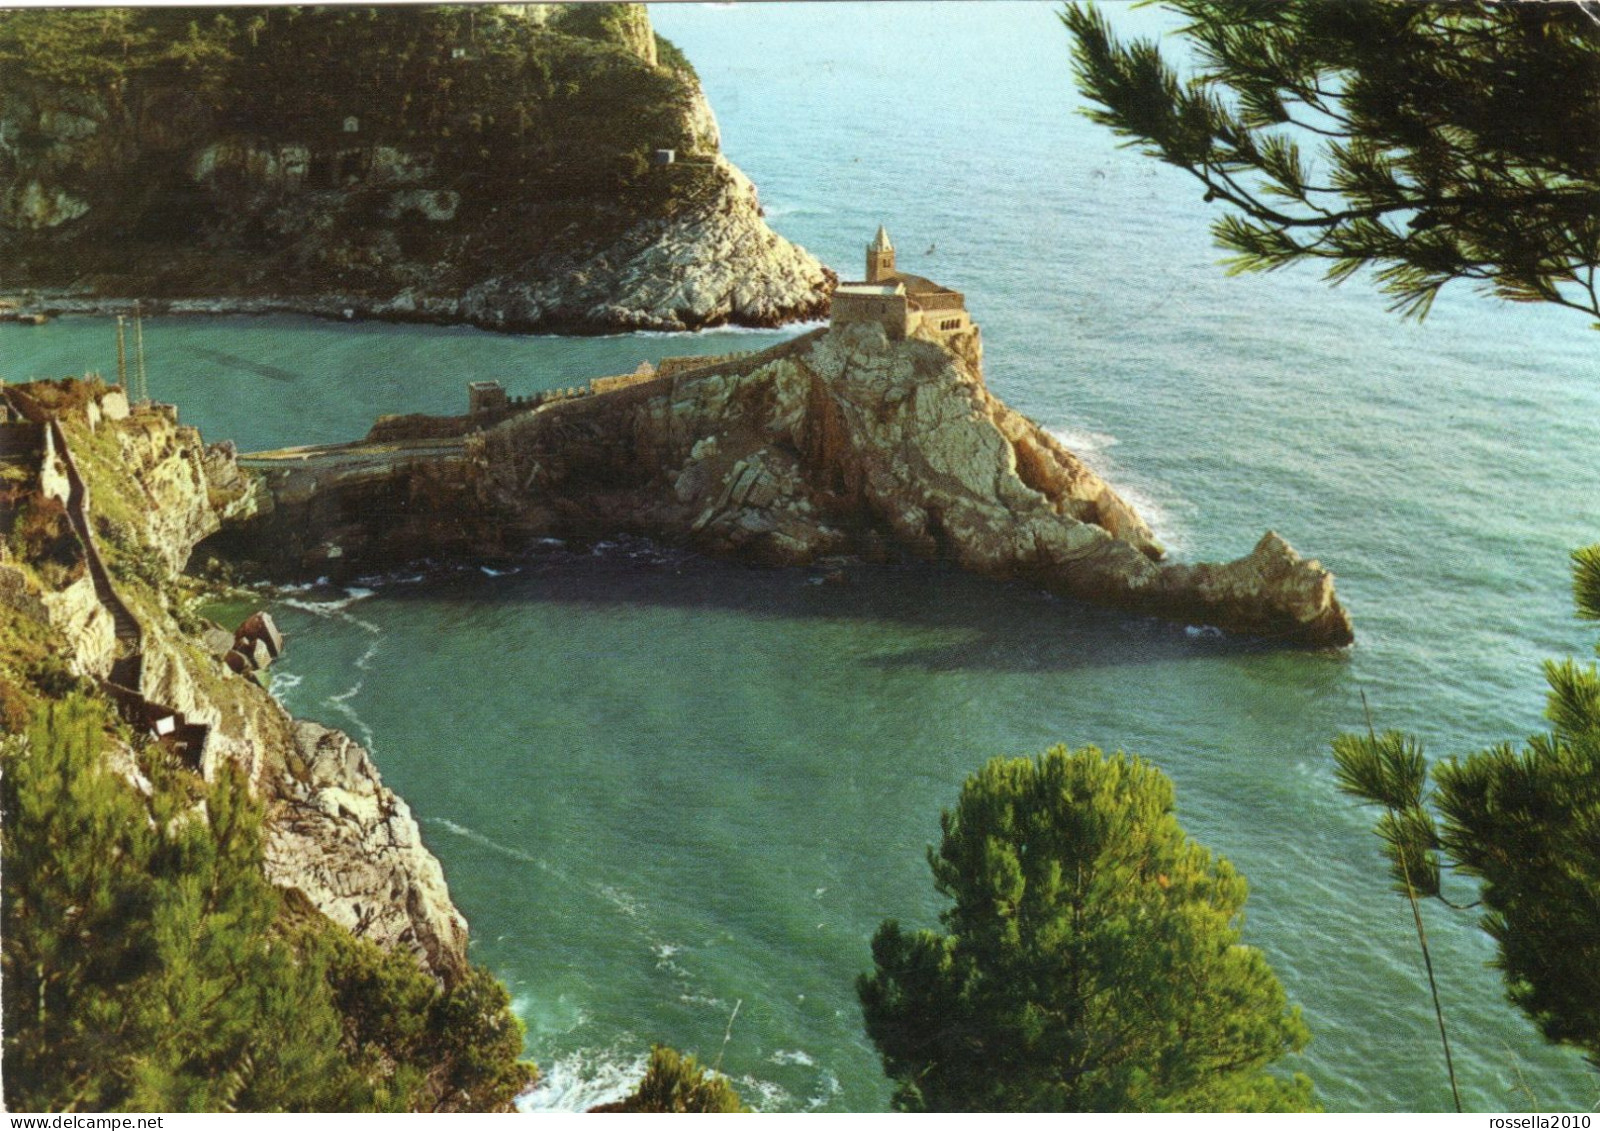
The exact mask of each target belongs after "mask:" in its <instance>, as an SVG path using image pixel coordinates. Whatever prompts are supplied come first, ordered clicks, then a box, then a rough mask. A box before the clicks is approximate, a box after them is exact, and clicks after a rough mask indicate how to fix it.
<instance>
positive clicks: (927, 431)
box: [213, 323, 1352, 645]
mask: <svg viewBox="0 0 1600 1131" xmlns="http://www.w3.org/2000/svg"><path fill="white" fill-rule="evenodd" d="M674 361H675V364H668V363H663V365H662V367H661V369H660V370H659V371H651V370H649V369H648V368H646V369H643V370H641V372H639V373H638V374H635V375H632V376H628V377H619V378H606V379H603V380H601V381H597V382H594V383H593V386H592V389H593V391H591V392H588V393H586V394H583V395H577V396H561V397H555V398H551V399H546V400H543V401H541V402H540V403H537V404H534V405H531V406H529V407H525V408H516V407H515V406H513V407H512V408H511V410H510V411H508V412H506V413H502V414H500V415H498V416H480V417H477V418H474V417H472V416H464V417H461V418H454V419H450V418H443V419H439V418H403V419H399V420H390V421H385V422H381V423H380V425H379V426H378V427H377V428H375V429H374V432H373V434H372V436H371V437H369V440H368V441H367V442H365V443H357V444H350V445H337V446H333V447H329V448H322V449H301V450H294V451H288V452H282V453H274V454H268V455H266V456H264V457H262V458H253V459H248V460H246V461H245V462H246V464H247V465H248V466H249V467H251V468H252V469H254V470H256V471H259V472H260V473H261V474H262V475H263V481H264V484H265V487H266V490H265V491H264V492H263V493H262V494H261V495H260V497H259V498H260V502H261V507H260V509H259V510H258V511H257V512H256V513H255V514H253V515H248V516H246V515H241V516H240V518H239V519H238V520H237V521H236V522H233V523H230V524H229V527H228V529H226V530H225V531H224V532H223V533H222V534H221V535H219V536H218V539H216V540H214V543H213V545H214V546H215V547H216V548H217V549H218V550H219V551H221V552H225V553H230V554H233V555H236V556H242V557H245V558H249V559H252V560H254V561H255V562H257V563H258V565H259V567H260V568H265V569H268V570H275V571H286V572H289V573H295V574H302V575H304V574H309V575H311V576H317V575H320V574H326V573H339V572H341V571H355V572H359V571H362V570H380V569H390V568H396V567H398V566H400V565H402V564H404V563H406V562H409V561H414V560H416V559H419V558H423V557H434V558H438V557H451V556H454V557H460V556H479V557H482V556H499V555H509V554H515V553H517V552H518V551H519V550H520V549H521V548H522V547H525V546H527V545H529V544H531V543H533V542H534V541H536V540H537V539H540V538H548V537H557V538H578V539H599V538H603V537H607V536H610V535H614V534H617V533H623V532H625V533H632V534H638V535H643V536H646V537H649V538H652V539H656V540H659V541H662V542H665V543H669V544H673V545H681V546H687V547H691V548H694V549H698V550H700V551H703V552H706V553H709V554H714V555H719V556H728V557H734V558H738V559H741V560H747V561H752V562H757V563H762V564H768V565H804V564H811V563H816V562H819V561H827V560H830V559H833V558H836V557H839V556H854V557H858V558H862V559H865V560H868V561H889V560H896V559H913V560H926V561H942V562H950V563H953V564H955V565H957V566H959V567H961V568H963V569H966V570H970V571H972V572H975V573H979V574H983V575H985V576H989V577H995V578H1002V579H1018V580H1022V581H1026V582H1029V583H1031V584H1035V585H1038V586H1040V587H1042V588H1045V589H1049V590H1052V591H1054V592H1058V593H1062V594H1066V595H1070V596H1074V597H1080V598H1083V599H1086V600H1091V601H1096V602H1100V603H1104V604H1108V605H1113V606H1116V607H1119V608H1123V609H1127V610H1129V611H1132V612H1136V613H1143V614H1151V615H1155V616H1159V617H1163V618H1167V619H1170V620H1174V621H1179V622H1182V623H1186V624H1193V625H1209V626H1215V627H1218V628H1221V629H1224V630H1226V631H1229V632H1234V633H1241V634H1248V635H1253V636H1260V637H1266V638H1271V639H1278V640H1284V641H1289V642H1294V643H1299V644H1311V645H1343V644H1348V643H1349V642H1350V641H1351V639H1352V630H1351V625H1350V619H1349V616H1348V614H1347V613H1346V611H1345V609H1344V608H1343V606H1342V605H1341V604H1340V602H1339V600H1338V598H1337V596H1336V595H1335V593H1334V587H1333V577H1332V575H1331V574H1330V573H1329V572H1328V571H1327V570H1325V569H1323V568H1322V566H1321V565H1320V564H1319V563H1317V562H1315V561H1305V560H1303V559H1302V558H1301V557H1300V556H1299V555H1298V554H1297V553H1296V552H1295V551H1294V550H1293V549H1292V548H1291V547H1290V546H1289V545H1288V544H1287V543H1286V542H1284V540H1283V539H1281V538H1279V537H1278V536H1277V535H1276V534H1273V533H1270V532H1269V533H1267V534H1265V535H1264V536H1263V537H1262V538H1261V539H1260V541H1259V542H1258V544H1257V545H1256V547H1255V549H1254V550H1253V551H1252V552H1251V553H1250V554H1249V555H1247V556H1245V557H1243V558H1240V559H1238V560H1237V561H1233V562H1228V563H1225V564H1210V563H1199V564H1186V563H1178V562H1170V561H1168V560H1166V555H1165V552H1164V550H1163V548H1162V547H1161V546H1160V545H1159V544H1158V543H1157V541H1156V539H1155V538H1154V537H1153V536H1152V534H1151V532H1150V530H1149V528H1148V527H1147V526H1146V525H1145V523H1144V522H1143V521H1142V520H1141V519H1140V518H1139V516H1138V514H1137V513H1136V512H1135V511H1134V509H1133V508H1132V507H1131V506H1129V505H1128V503H1127V502H1126V501H1124V500H1123V499H1122V498H1121V497H1119V496H1118V495H1117V493H1116V492H1115V491H1114V490H1113V489H1112V488H1111V487H1110V486H1109V485H1108V484H1107V483H1105V482H1104V481H1103V480H1102V479H1100V478H1099V477H1098V476H1097V475H1095V474H1094V472H1093V471H1091V470H1090V469H1089V468H1088V467H1087V466H1086V465H1084V464H1083V463H1082V461H1080V460H1079V459H1078V458H1077V457H1076V456H1074V455H1073V454H1072V453H1071V452H1069V451H1067V450H1066V449H1065V448H1064V447H1062V445H1061V444H1060V443H1058V442H1057V441H1056V440H1055V439H1054V438H1053V437H1052V436H1050V435H1049V433H1047V432H1046V431H1045V430H1044V429H1042V428H1040V427H1039V426H1038V425H1036V424H1035V423H1033V422H1032V421H1030V420H1028V419H1027V418H1026V417H1024V416H1022V415H1021V414H1019V413H1017V412H1015V411H1013V410H1012V409H1010V408H1008V407H1007V406H1006V405H1005V404H1003V403H1002V402H1001V401H1000V400H999V399H998V398H996V397H995V396H994V395H993V394H992V393H990V392H989V390H988V389H987V388H986V386H985V384H984V380H983V372H982V364H981V351H980V345H979V336H978V331H977V330H976V329H975V328H974V329H971V330H967V331H963V332H960V333H957V334H955V335H953V336H951V335H949V334H927V335H922V334H916V333H914V334H912V335H910V336H907V337H905V338H903V339H897V338H894V337H891V336H889V335H886V333H885V331H884V329H883V327H881V326H879V325H876V324H872V323H862V324H843V325H834V326H833V327H831V328H829V329H827V330H818V331H814V332H812V333H809V334H805V335H803V336H801V337H799V338H796V339H794V340H792V341H790V342H786V343H784V344H782V345H779V346H776V347H774V348H772V349H769V350H765V351H762V352H759V353H755V354H751V355H747V356H743V357H734V358H723V359H713V360H710V361H699V362H696V361H693V360H692V359H674ZM679 363H681V364H679Z"/></svg>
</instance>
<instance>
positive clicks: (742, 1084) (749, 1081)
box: [735, 1075, 794, 1111]
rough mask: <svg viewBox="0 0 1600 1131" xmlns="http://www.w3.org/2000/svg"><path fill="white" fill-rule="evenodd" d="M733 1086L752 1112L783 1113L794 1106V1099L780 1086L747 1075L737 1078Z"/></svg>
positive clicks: (787, 1090)
mask: <svg viewBox="0 0 1600 1131" xmlns="http://www.w3.org/2000/svg"><path fill="white" fill-rule="evenodd" d="M735 1084H736V1085H737V1086H738V1090H739V1097H740V1098H741V1099H742V1100H744V1102H745V1106H746V1107H749V1108H750V1109H751V1110H752V1111H784V1110H786V1109H788V1108H792V1107H793V1106H794V1097H792V1096H791V1095H789V1089H787V1088H785V1087H784V1086H783V1085H782V1084H778V1083H774V1082H773V1081H771V1080H758V1079H756V1078H755V1077H754V1076H748V1075H747V1076H741V1077H739V1079H738V1080H736V1081H735Z"/></svg>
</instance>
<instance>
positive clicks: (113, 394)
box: [0, 382, 466, 978]
mask: <svg viewBox="0 0 1600 1131" xmlns="http://www.w3.org/2000/svg"><path fill="white" fill-rule="evenodd" d="M21 388H22V389H23V390H24V391H26V392H30V393H31V394H32V399H33V400H34V401H36V402H37V403H39V404H41V405H44V406H46V407H48V408H49V409H50V410H51V411H52V412H53V413H54V415H55V416H56V417H57V419H58V420H60V422H61V425H62V428H63V431H64V433H65V435H66V436H67V437H68V443H69V445H70V449H71V451H72V455H73V459H74V462H75V463H76V465H77V467H78V468H79V469H80V472H81V474H82V476H83V479H84V482H85V485H86V488H87V495H88V498H89V506H88V518H89V522H90V525H91V528H97V534H96V538H97V543H98V544H99V545H100V547H101V552H102V554H104V555H106V556H107V557H108V560H110V561H111V562H112V567H111V581H112V584H113V586H114V587H115V590H116V592H117V594H118V596H119V598H120V599H121V600H122V601H123V602H124V603H125V605H126V607H127V608H128V610H129V611H130V613H131V615H132V616H133V617H134V618H135V619H136V620H137V622H138V628H139V648H140V656H141V663H140V666H139V679H138V683H139V686H138V688H137V690H138V691H139V692H140V693H141V694H142V695H143V696H144V698H145V699H146V700H147V701H148V702H150V703H151V704H158V705H160V706H161V707H163V708H165V709H166V710H169V711H173V712H177V713H179V714H181V715H182V716H184V719H185V721H186V722H187V723H188V724H202V725H204V726H206V727H207V728H208V734H207V738H206V746H205V753H204V757H203V760H202V761H201V764H200V766H199V767H198V768H199V770H200V772H201V773H202V774H203V775H204V776H205V777H207V778H208V779H209V778H214V777H215V776H216V774H217V773H219V772H220V770H221V769H222V767H223V766H224V765H233V766H235V767H237V768H238V769H239V770H240V771H242V773H243V775H244V777H245V779H246V781H247V782H248V783H249V785H250V788H251V789H252V791H253V792H254V793H256V795H257V796H259V797H261V798H262V800H263V801H264V803H265V805H266V809H267V820H266V870H267V875H268V877H269V878H270V879H271V880H272V882H273V883H275V884H278V885H279V886H281V887H285V888H294V889H297V890H299V891H301V892H303V893H304V894H305V895H306V896H307V897H308V898H309V899H310V901H311V903H312V904H313V905H314V906H315V907H317V909H318V910H320V911H321V912H323V913H324V914H326V915H327V916H328V917H329V918H330V919H333V920H334V921H335V922H338V923H341V924H344V925H345V926H347V927H350V928H351V929H352V930H354V931H355V932H356V933H357V934H360V935H364V936H366V937H370V938H372V939H374V940H375V941H377V942H379V943H380V944H382V945H385V946H391V947H402V948H405V949H406V950H408V951H410V952H412V953H414V954H416V956H417V957H418V959H419V961H421V962H423V963H424V964H425V965H426V966H427V967H428V968H429V969H430V970H432V971H433V972H434V973H435V974H437V975H440V976H442V977H446V978H448V977H450V976H452V975H453V974H455V973H458V972H461V971H463V970H464V969H465V964H466V923H465V921H464V920H463V919H462V917H461V913H460V912H459V911H457V910H456V908H455V906H454V905H453V904H452V903H451V901H450V895H449V891H448V889H447V887H446V886H445V882H444V877H443V873H442V871H441V869H440V867H439V863H438V861H437V860H436V859H435V858H434V857H433V856H432V855H431V854H430V853H429V852H428V850H427V848H426V846H424V845H423V843H422V839H421V835H420V832H419V830H418V828H417V825H416V822H415V820H414V819H413V818H412V816H411V813H410V810H409V809H408V808H407V807H406V804H405V802H404V801H402V800H401V799H400V798H399V797H397V796H396V795H395V794H394V793H393V792H392V791H390V790H389V789H388V788H387V787H385V786H384V785H383V782H382V779H381V778H380V776H379V774H378V770H377V767H376V766H375V765H374V764H373V762H372V760H371V758H370V757H369V756H368V754H367V752H366V751H365V750H363V749H362V748H361V747H360V746H358V745H357V744H356V743H354V742H353V741H352V740H350V739H349V738H348V737H346V736H345V735H343V734H341V733H340V732H338V731H335V730H330V729H328V728H326V727H323V726H321V725H319V724H315V723H305V722H300V721H298V720H295V719H293V718H291V717H290V716H289V714H288V712H287V711H285V710H284V709H283V707H282V705H280V704H279V703H278V701H277V700H276V699H274V698H273V697H272V696H271V694H269V693H268V692H267V691H266V690H265V689H264V688H262V687H261V686H260V685H259V684H257V683H256V682H255V681H254V680H252V679H250V678H247V677H246V676H245V675H242V674H238V673H235V672H233V671H231V670H230V669H229V668H228V666H227V664H226V663H225V661H224V660H223V658H222V657H221V656H220V655H219V654H218V649H217V647H216V644H215V640H214V637H216V636H217V635H220V636H221V637H222V638H223V640H224V641H226V642H228V643H230V644H231V643H232V635H231V634H229V633H227V632H225V631H222V630H220V629H218V628H216V626H211V628H212V631H210V632H205V631H202V632H197V633H195V634H193V635H191V634H190V633H188V632H186V631H185V630H184V629H183V628H182V627H181V626H180V624H179V620H178V617H177V616H176V615H175V614H176V613H177V611H178V610H176V609H175V608H174V607H172V604H171V602H172V600H173V598H172V596H171V590H170V589H169V587H168V586H166V585H164V584H156V583H154V582H153V581H152V580H151V578H149V577H147V576H144V574H145V573H146V572H147V570H148V567H141V568H140V569H139V570H130V569H129V568H127V567H126V566H121V565H119V564H118V563H119V562H127V561H130V560H153V561H155V562H156V563H159V568H160V569H161V570H163V571H165V572H166V573H167V575H168V577H169V579H170V577H171V575H173V574H175V573H176V572H177V570H178V569H179V568H181V567H182V565H183V564H184V563H186V562H187V561H188V560H189V557H190V555H191V553H192V552H193V550H194V547H195V545H196V543H197V542H199V541H200V540H201V539H203V538H206V537H207V536H209V535H210V534H212V533H213V532H214V531H216V530H217V529H218V527H219V526H220V524H221V522H222V521H223V519H224V518H227V519H229V520H230V521H238V520H239V519H240V517H241V516H243V515H247V514H250V513H253V512H254V510H255V508H256V507H257V506H258V505H259V502H260V499H259V496H258V491H259V490H260V488H259V485H258V482H257V481H256V479H255V477H254V476H251V475H249V474H247V473H246V472H244V471H243V470H242V469H241V468H240V467H239V466H238V464H237V461H236V457H235V454H234V452H233V449H232V446H231V445H228V444H217V445H213V446H212V447H210V448H207V447H205V446H204V445H203V444H202V443H201V440H200V436H199V434H198V433H197V432H196V431H195V430H194V429H193V428H188V427H185V426H183V425H180V424H178V423H177V419H176V415H177V414H176V412H175V411H173V410H172V409H171V408H170V406H159V405H156V406H142V407H139V408H137V409H134V410H133V411H131V412H130V411H129V410H128V406H127V403H126V400H125V398H124V397H123V396H122V394H121V393H120V392H119V391H116V390H105V389H104V388H101V387H97V386H95V385H94V384H92V383H77V382H72V383H67V384H66V385H65V386H57V385H44V386H41V385H32V386H22V387H21ZM63 389H65V392H63ZM40 458H41V463H47V462H51V458H50V456H49V454H48V453H45V452H43V451H41V457H40ZM55 462H59V459H56V460H55ZM52 474H59V468H56V469H52ZM102 520H104V521H102ZM0 603H3V604H5V605H6V606H8V607H9V608H11V609H13V610H15V611H16V612H18V613H20V614H22V615H23V616H25V617H27V618H28V619H29V620H31V621H34V622H38V623H42V624H44V625H46V626H47V627H48V629H49V630H50V631H51V633H52V634H53V641H52V647H54V648H56V649H57V650H59V652H60V654H61V655H62V656H63V657H64V658H65V659H66V660H67V662H68V664H69V666H70V667H71V668H72V670H73V671H75V672H76V673H78V674H80V675H84V676H87V677H90V678H97V677H105V676H106V675H107V674H108V673H109V672H110V671H111V668H112V664H113V662H114V660H115V659H116V657H117V655H118V652H117V649H118V648H119V647H121V646H122V645H121V644H120V643H119V642H118V641H117V640H116V626H115V624H114V621H113V615H112V614H111V613H110V612H109V611H108V609H107V608H106V607H105V606H104V605H102V604H101V603H100V601H99V600H98V598H97V596H96V590H95V584H94V581H93V579H92V577H91V576H90V575H89V573H87V572H84V573H82V574H81V575H80V576H79V577H78V578H77V579H76V580H74V581H73V582H72V583H71V584H68V585H65V586H63V587H62V588H61V589H60V591H58V592H48V591H45V592H41V591H39V584H38V583H37V582H35V581H31V580H30V577H29V574H28V573H27V572H25V571H24V570H22V569H20V568H17V567H14V566H12V565H0ZM240 639H241V640H243V641H244V642H245V643H246V644H247V645H248V646H249V647H251V649H252V651H253V654H254V655H253V658H254V659H255V661H256V662H257V664H258V665H259V666H264V665H265V663H267V662H270V660H271V659H272V658H273V657H274V656H275V655H276V654H277V653H278V652H280V651H281V650H282V649H283V648H284V646H285V645H284V641H283V637H282V636H281V635H280V634H279V633H278V631H277V628H276V626H275V625H273V624H272V622H271V619H270V618H269V617H267V616H265V615H263V614H257V615H256V616H254V617H252V618H250V619H249V620H247V621H246V623H245V624H244V625H243V626H241V636H240ZM130 764H131V763H130ZM125 776H126V775H125ZM130 780H132V779H131V778H130Z"/></svg>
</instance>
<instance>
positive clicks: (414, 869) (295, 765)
mask: <svg viewBox="0 0 1600 1131" xmlns="http://www.w3.org/2000/svg"><path fill="white" fill-rule="evenodd" d="M273 796H274V802H273V806H272V811H271V817H270V820H269V823H268V826H267V838H266V847H265V863H266V869H267V875H268V876H269V877H270V878H271V879H272V880H273V882H274V883H278V884H281V885H283V886H285V887H293V888H296V889H298V890H300V891H302V892H304V893H305V894H306V895H307V896H309V897H310V898H311V901H312V902H313V903H314V904H316V906H317V907H318V908H320V909H321V910H322V912H323V913H324V914H325V915H327V916H328V917H329V918H330V919H332V920H333V921H334V922H336V923H339V924H341V925H342V926H345V927H348V928H349V929H350V930H351V931H353V932H355V933H356V934H359V935H362V936H364V937H366V938H370V939H372V940H373V941H374V942H377V943H378V944H379V945H381V946H384V947H388V948H402V947H403V948H405V949H408V950H411V951H414V952H416V953H417V954H418V955H419V957H421V958H422V959H423V960H424V961H425V962H426V963H427V965H428V966H430V967H431V968H433V969H435V970H439V971H444V970H450V971H452V972H459V971H460V970H461V969H462V968H463V966H464V960H465V955H466V946H467V923H466V920H465V919H463V918H462V916H461V913H460V912H459V911H457V910H456V908H455V906H454V905H453V904H452V903H451V902H450V892H449V890H448V889H447V888H446V886H445V882H444V873H443V871H442V870H441V869H440V867H439V861H438V860H436V859H435V858H434V857H433V855H432V853H430V852H429V851H428V850H427V848H426V847H425V846H424V845H423V843H422V837H421V834H420V832H419V831H418V829H417V823H416V820H415V819H414V818H413V817H412V816H411V810H410V809H409V808H408V807H407V805H406V803H405V802H404V801H403V800H401V799H400V798H399V797H398V796H396V795H395V793H394V792H393V791H391V790H389V789H388V788H387V787H385V786H384V784H383V782H382V780H381V779H380V778H379V776H378V771H377V768H376V767H375V766H374V765H373V764H372V759H371V757H370V756H369V755H368V754H367V752H366V750H365V749H363V748H362V747H361V746H359V745H357V744H356V743H355V742H354V741H352V740H351V739H350V737H349V736H348V735H346V734H344V733H342V732H340V731H336V730H331V729H329V728H327V727H324V726H321V725H319V724H317V723H310V722H304V721H297V722H296V723H295V724H294V736H293V745H292V749H291V751H290V754H289V757H288V760H287V762H286V763H285V765H284V767H283V772H282V775H281V776H280V777H279V778H278V780H277V781H276V782H275V783H274V790H273Z"/></svg>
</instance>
